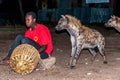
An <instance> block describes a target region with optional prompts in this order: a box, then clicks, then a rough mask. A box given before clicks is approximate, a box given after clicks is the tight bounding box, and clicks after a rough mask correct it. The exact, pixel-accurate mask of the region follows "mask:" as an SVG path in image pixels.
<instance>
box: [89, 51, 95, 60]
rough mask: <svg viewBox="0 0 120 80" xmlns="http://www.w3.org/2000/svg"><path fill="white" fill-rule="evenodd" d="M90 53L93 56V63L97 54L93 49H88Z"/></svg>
mask: <svg viewBox="0 0 120 80" xmlns="http://www.w3.org/2000/svg"><path fill="white" fill-rule="evenodd" d="M89 51H90V53H91V54H92V55H93V58H92V61H94V59H95V57H96V54H97V52H96V51H95V50H94V49H89Z"/></svg>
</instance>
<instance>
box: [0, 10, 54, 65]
mask: <svg viewBox="0 0 120 80" xmlns="http://www.w3.org/2000/svg"><path fill="white" fill-rule="evenodd" d="M25 23H26V26H27V27H28V30H27V31H26V32H25V35H24V36H22V35H18V36H17V37H16V38H15V40H14V42H13V45H12V46H11V49H10V50H9V52H8V55H7V56H6V57H5V58H4V59H3V60H2V61H1V63H2V62H7V61H8V60H9V59H10V56H11V54H12V52H13V50H14V49H15V48H16V47H17V46H18V45H20V44H26V43H27V44H30V45H32V46H34V47H35V48H36V49H37V50H38V51H39V53H40V57H41V59H43V63H44V62H45V64H46V65H47V67H48V66H49V67H50V66H52V65H53V64H54V63H55V58H54V57H50V56H51V54H52V51H53V44H52V37H51V33H50V31H49V29H48V28H47V27H46V26H45V25H43V24H38V23H36V14H35V13H34V12H28V13H26V15H25ZM47 63H48V64H49V65H48V64H47Z"/></svg>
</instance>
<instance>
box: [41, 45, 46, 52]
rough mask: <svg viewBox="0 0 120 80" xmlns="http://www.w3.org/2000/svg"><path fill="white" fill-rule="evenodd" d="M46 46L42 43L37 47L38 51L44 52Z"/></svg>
mask: <svg viewBox="0 0 120 80" xmlns="http://www.w3.org/2000/svg"><path fill="white" fill-rule="evenodd" d="M46 48H47V45H42V46H41V47H40V49H39V53H41V52H44V51H45V49H46Z"/></svg>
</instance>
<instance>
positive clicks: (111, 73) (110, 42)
mask: <svg viewBox="0 0 120 80" xmlns="http://www.w3.org/2000/svg"><path fill="white" fill-rule="evenodd" d="M94 28H96V27H94ZM97 29H98V30H99V31H100V32H101V33H102V34H103V35H104V36H105V39H106V46H105V52H106V55H107V60H108V64H103V59H102V57H101V56H100V54H99V53H98V55H97V57H96V59H95V60H94V61H93V62H92V61H91V59H92V55H91V54H90V53H89V51H88V50H83V51H82V52H81V55H80V58H79V60H78V63H77V65H76V67H75V68H74V69H70V68H68V66H67V64H68V62H69V59H70V52H71V43H70V39H69V35H68V33H67V32H65V31H63V32H59V33H58V32H55V30H54V27H52V28H51V33H52V37H53V45H54V51H53V55H52V56H54V57H56V60H57V61H56V64H55V68H53V69H49V70H39V71H35V70H34V71H33V72H32V73H31V74H29V75H20V74H18V73H15V72H14V71H12V72H10V69H9V67H8V66H4V65H0V80H120V46H119V45H120V42H119V40H120V36H119V35H120V34H119V33H118V32H116V31H115V30H114V29H112V30H107V29H105V28H104V26H102V27H97ZM0 34H1V35H0V36H3V35H2V33H0ZM4 36H5V35H4ZM12 42H13V38H12V39H0V59H2V58H3V57H4V56H5V55H6V54H7V52H8V51H9V48H10V46H11V44H12Z"/></svg>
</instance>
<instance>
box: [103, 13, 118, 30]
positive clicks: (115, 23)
mask: <svg viewBox="0 0 120 80" xmlns="http://www.w3.org/2000/svg"><path fill="white" fill-rule="evenodd" d="M105 27H113V28H115V29H116V30H117V31H119V32H120V18H119V17H117V16H114V15H113V16H111V18H110V19H109V20H108V21H107V22H106V23H105Z"/></svg>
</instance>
